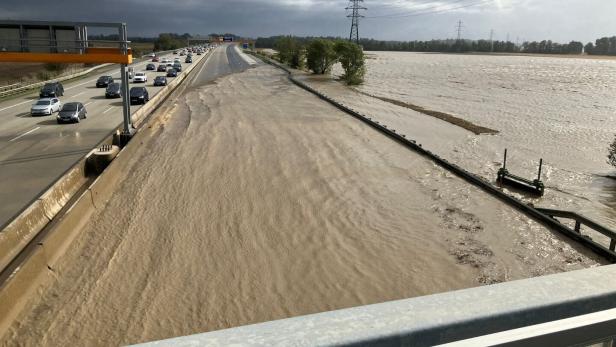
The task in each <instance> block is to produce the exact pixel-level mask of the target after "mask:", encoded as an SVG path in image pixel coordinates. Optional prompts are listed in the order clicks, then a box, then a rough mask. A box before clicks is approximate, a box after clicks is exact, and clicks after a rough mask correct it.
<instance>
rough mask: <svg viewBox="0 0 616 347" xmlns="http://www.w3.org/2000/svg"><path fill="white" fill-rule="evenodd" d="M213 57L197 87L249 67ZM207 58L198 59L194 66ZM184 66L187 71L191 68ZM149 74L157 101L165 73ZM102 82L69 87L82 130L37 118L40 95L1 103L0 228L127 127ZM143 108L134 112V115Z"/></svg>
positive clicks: (224, 54) (227, 56)
mask: <svg viewBox="0 0 616 347" xmlns="http://www.w3.org/2000/svg"><path fill="white" fill-rule="evenodd" d="M210 54H211V55H212V56H211V57H210V61H208V62H207V64H205V65H203V66H202V68H200V69H199V70H198V76H195V77H196V78H193V80H192V81H191V83H193V84H200V83H207V82H208V81H211V80H213V79H215V78H217V77H218V76H221V75H225V74H228V73H232V72H236V71H241V70H242V69H245V68H247V67H248V65H247V64H246V63H245V62H243V60H242V59H241V58H240V57H239V55H237V53H236V52H235V50H234V49H233V47H232V46H220V47H218V48H216V49H215V50H214V51H213V52H211V53H210ZM174 56H175V55H173V54H168V55H163V56H161V57H174ZM204 57H205V55H194V56H193V59H194V61H193V64H197V63H199V61H200V60H201V59H203V58H204ZM181 58H183V57H181ZM149 62H150V61H149V60H148V61H144V62H139V63H136V64H133V67H135V71H140V70H143V69H145V65H146V64H147V63H149ZM155 64H156V65H157V63H155ZM182 65H183V66H184V67H186V66H187V65H188V64H186V63H182ZM195 71H197V70H195ZM147 73H148V82H147V83H146V86H147V88H148V91H149V93H150V98H152V97H153V96H154V95H156V93H158V92H159V91H160V89H161V87H154V86H153V85H152V84H153V81H154V78H155V77H156V76H157V75H164V73H162V72H161V73H158V72H154V71H148V72H147ZM107 74H108V75H112V76H113V77H114V78H115V79H116V80H119V79H120V76H119V75H120V71H119V67H118V68H117V69H116V70H115V71H114V70H112V71H109V72H101V73H100V75H107ZM97 79H98V75H95V76H93V77H90V78H86V79H80V80H76V81H72V82H70V83H66V84H64V90H65V93H64V96H63V97H61V98H60V99H61V101H62V102H63V103H66V102H71V101H80V102H82V103H83V104H84V105H85V106H86V109H87V111H88V118H87V119H85V120H82V121H81V122H80V123H77V124H62V125H59V124H57V123H56V120H55V114H54V115H52V116H44V117H31V116H30V112H29V111H30V106H31V105H32V104H33V103H35V102H36V101H37V100H38V91H36V92H33V93H31V94H28V95H24V96H21V97H19V98H15V99H11V100H7V101H4V102H0V226H3V225H6V224H7V223H8V222H9V221H10V220H12V219H13V218H14V217H15V216H17V215H18V214H19V213H20V212H21V211H22V210H23V209H24V208H25V207H27V206H28V205H29V204H30V203H31V202H32V201H33V200H35V199H36V198H37V197H38V196H40V194H42V192H44V191H45V190H46V189H47V188H48V187H49V186H50V185H51V184H53V182H55V181H56V180H57V179H58V178H59V177H60V176H61V175H62V174H63V173H64V172H66V170H68V169H69V168H70V167H71V166H72V165H74V164H75V163H76V162H77V161H79V160H80V159H81V158H82V157H83V156H84V155H85V154H87V153H88V152H89V151H90V150H92V149H93V148H94V147H95V146H96V145H97V144H98V143H100V142H101V141H102V140H103V139H104V138H105V137H106V136H108V135H109V133H110V132H111V131H113V129H115V128H117V127H118V126H119V125H120V124H121V123H122V107H121V105H122V101H121V99H105V96H104V93H105V89H104V88H96V86H95V82H96V80H97ZM132 85H135V84H133V83H131V86H132ZM140 107H141V106H136V105H133V106H131V112H135V111H137V110H138V109H139V108H140Z"/></svg>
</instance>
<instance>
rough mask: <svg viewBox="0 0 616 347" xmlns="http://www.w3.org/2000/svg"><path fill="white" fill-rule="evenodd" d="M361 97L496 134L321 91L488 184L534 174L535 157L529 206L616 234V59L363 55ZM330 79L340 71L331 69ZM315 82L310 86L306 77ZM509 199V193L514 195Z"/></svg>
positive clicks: (330, 86)
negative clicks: (611, 150) (539, 188)
mask: <svg viewBox="0 0 616 347" xmlns="http://www.w3.org/2000/svg"><path fill="white" fill-rule="evenodd" d="M368 57H369V59H368V60H367V65H368V73H367V76H366V83H365V85H363V86H360V87H358V88H357V90H359V91H361V92H362V93H366V94H369V95H374V96H378V97H380V98H388V99H393V100H397V101H399V102H403V103H409V104H413V105H418V106H420V107H423V108H426V109H429V110H434V111H439V112H445V113H448V114H451V115H455V116H456V117H459V118H461V119H464V120H467V121H469V122H472V123H473V124H475V125H478V126H482V127H486V128H489V129H493V130H496V131H498V133H497V134H495V135H475V134H474V133H472V132H470V131H468V130H465V129H463V128H460V127H458V126H455V125H452V124H450V123H446V122H444V121H442V120H438V119H435V118H433V117H430V116H426V115H424V114H421V113H418V112H415V111H413V110H408V109H404V108H402V107H399V106H396V105H393V104H392V103H391V102H384V101H382V100H377V99H375V98H371V97H368V96H366V95H358V94H357V93H348V91H344V90H342V89H341V88H340V86H339V84H338V83H326V82H323V81H321V82H320V83H319V87H320V88H324V89H326V90H327V91H328V92H329V93H330V94H335V95H337V97H338V98H340V99H341V100H343V101H344V102H345V103H346V104H349V105H353V106H354V107H356V108H357V109H359V110H362V111H364V112H367V113H368V114H370V115H371V116H373V117H376V118H377V119H382V121H383V122H385V123H386V124H390V125H392V126H395V127H396V128H397V129H400V130H402V131H404V132H405V133H406V134H408V135H409V136H410V137H412V138H415V139H417V140H418V141H419V142H420V143H423V144H425V145H426V146H427V147H428V148H430V149H431V150H433V151H435V152H437V153H439V154H440V155H442V156H444V157H446V158H448V159H451V160H453V161H454V162H456V163H458V164H460V165H461V166H463V167H465V168H468V169H469V170H470V171H472V172H475V173H478V174H480V175H482V176H484V177H486V178H488V179H491V180H493V179H495V177H496V172H497V170H498V169H499V168H500V165H501V163H502V157H503V151H504V149H505V148H508V149H509V160H508V168H509V169H510V171H511V172H513V173H516V174H519V175H521V176H524V177H528V178H534V177H535V175H536V173H537V166H538V162H539V159H540V158H543V159H544V162H545V165H544V176H543V179H544V181H545V183H546V186H547V194H546V195H545V197H544V198H541V199H528V198H525V199H526V200H527V201H529V202H533V203H535V204H536V205H538V206H545V207H554V208H560V209H568V210H575V211H579V212H582V213H583V214H585V215H588V216H590V217H591V218H593V219H596V220H598V221H600V222H602V223H604V224H606V225H608V226H610V227H612V228H616V209H615V207H616V180H613V179H610V178H606V177H605V176H606V175H614V174H615V172H616V169H614V168H612V167H611V166H609V165H608V164H607V162H606V157H607V147H608V145H609V143H610V142H611V141H612V140H613V139H614V135H615V134H616V99H615V98H614V95H615V94H616V61H614V60H598V59H567V58H555V57H529V56H486V55H447V54H421V53H403V52H368ZM335 73H340V70H339V69H338V70H336V71H335ZM313 82H316V81H313ZM514 194H515V193H514Z"/></svg>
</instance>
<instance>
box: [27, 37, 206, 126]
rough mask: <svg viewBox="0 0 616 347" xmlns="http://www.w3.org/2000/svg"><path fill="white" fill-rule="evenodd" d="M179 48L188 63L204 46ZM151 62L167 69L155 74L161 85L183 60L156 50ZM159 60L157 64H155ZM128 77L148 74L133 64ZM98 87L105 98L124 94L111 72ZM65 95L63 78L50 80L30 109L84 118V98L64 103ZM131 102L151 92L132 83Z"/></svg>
mask: <svg viewBox="0 0 616 347" xmlns="http://www.w3.org/2000/svg"><path fill="white" fill-rule="evenodd" d="M178 52H180V53H183V54H180V55H186V59H184V62H185V63H188V64H190V63H192V52H197V54H200V53H199V52H205V51H204V48H202V47H193V48H186V49H183V50H181V51H174V54H178ZM150 58H151V63H148V64H147V65H146V67H145V70H146V71H156V72H164V73H165V75H158V76H156V77H155V78H154V82H153V84H152V85H153V86H156V87H162V86H166V85H167V82H168V81H167V78H168V77H177V75H178V73H179V72H181V71H182V64H181V62H180V59H179V58H175V59H174V60H173V61H171V59H168V58H159V57H158V56H157V55H156V54H155V53H152V54H150ZM155 62H160V64H159V65H158V67H157V66H156V65H155V64H153V63H155ZM128 72H129V79H132V82H133V83H147V81H148V76H147V73H146V72H145V71H135V70H134V68H133V67H129V69H128ZM96 87H97V88H105V98H107V99H112V98H121V97H122V85H121V84H120V83H117V82H115V80H114V78H113V77H112V76H108V75H104V76H100V77H99V78H98V79H97V80H96ZM63 95H64V87H63V86H62V83H60V82H48V83H45V85H43V87H42V88H41V90H40V93H39V97H40V99H39V100H37V102H36V103H34V104H33V105H32V107H31V109H30V114H31V115H32V116H33V117H34V116H50V115H52V114H53V113H55V112H57V113H58V115H57V116H56V120H57V122H58V124H60V123H68V122H71V123H79V122H80V121H81V120H82V119H86V118H87V114H88V111H87V110H86V107H85V105H84V104H82V103H81V102H67V103H65V104H63V103H62V102H61V101H60V99H59V97H61V96H63ZM129 96H130V103H131V104H145V103H146V102H148V101H149V100H150V94H149V92H148V90H147V89H146V87H137V86H135V87H132V88H131V89H130V91H129Z"/></svg>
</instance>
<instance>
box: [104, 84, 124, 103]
mask: <svg viewBox="0 0 616 347" xmlns="http://www.w3.org/2000/svg"><path fill="white" fill-rule="evenodd" d="M119 97H122V85H121V84H120V83H110V84H109V85H108V86H107V89H106V90H105V98H107V99H111V98H119Z"/></svg>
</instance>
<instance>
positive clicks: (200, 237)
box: [2, 66, 599, 346]
mask: <svg viewBox="0 0 616 347" xmlns="http://www.w3.org/2000/svg"><path fill="white" fill-rule="evenodd" d="M147 131H149V132H153V133H155V136H152V137H151V138H150V139H148V140H146V141H144V142H143V144H142V145H141V148H140V150H139V153H138V155H136V156H135V157H134V158H131V161H132V163H133V166H132V169H131V170H129V172H128V173H127V174H126V175H125V177H123V178H122V182H121V185H120V186H119V187H118V190H117V193H116V194H115V195H114V197H113V199H112V200H111V201H110V203H109V204H108V206H107V208H106V209H105V210H104V211H102V212H101V213H100V214H97V215H95V216H94V217H93V218H92V220H91V221H90V222H89V223H88V224H87V226H86V227H85V230H84V232H83V233H82V234H81V236H80V237H79V238H78V239H77V240H76V241H75V242H74V244H73V245H72V246H71V248H70V250H69V251H68V253H67V254H66V255H65V256H64V257H63V258H62V259H61V261H60V266H59V267H58V268H57V269H55V271H54V273H53V276H54V277H55V281H54V283H53V285H52V286H50V287H49V288H47V289H45V290H42V291H41V292H40V296H37V297H35V298H32V300H31V302H30V303H29V304H28V306H27V309H26V310H25V311H24V312H23V313H22V315H21V316H20V317H19V319H18V320H17V321H16V322H15V323H14V324H13V326H12V327H11V329H10V331H9V332H8V333H7V334H6V335H5V336H4V340H3V341H2V342H3V344H4V345H29V346H35V345H50V346H77V345H88V346H94V345H104V346H109V345H118V344H127V343H136V342H143V341H149V340H154V339H162V338H168V337H173V336H178V335H187V334H193V333H199V332H205V331H210V330H217V329H222V328H228V327H233V326H238V325H244V324H249V323H256V322H261V321H266V320H272V319H279V318H285V317H290V316H296V315H303V314H308V313H314V312H319V311H325V310H333V309H339V308H344V307H350V306H356V305H363V304H370V303H378V302H383V301H387V300H394V299H401V298H408V297H414V296H419V295H425V294H431V293H437V292H443V291H449V290H454V289H460V288H466V287H473V286H478V285H482V284H490V283H495V282H501V281H508V280H515V279H520V278H526V277H531V276H537V275H543V274H548V273H555V272H562V271H568V270H574V269H580V268H585V267H590V266H596V265H598V264H599V263H598V261H597V260H596V259H594V258H593V257H592V256H588V255H585V253H584V252H583V251H580V250H577V249H574V248H572V247H571V246H570V245H569V244H568V243H567V242H564V241H563V240H561V239H560V238H559V237H558V236H555V235H554V234H553V233H551V232H549V231H547V230H545V229H544V228H542V227H541V226H538V225H537V224H535V223H533V222H530V221H529V220H528V219H527V218H526V217H524V216H522V215H520V214H519V213H517V212H516V211H513V210H511V209H510V208H508V207H506V206H504V205H503V204H502V203H500V202H498V201H496V200H494V199H493V198H491V197H490V196H488V195H486V194H484V193H482V192H481V191H479V190H478V189H476V188H474V187H472V186H470V185H468V184H466V183H464V182H462V181H461V180H460V179H458V178H456V177H454V176H452V175H451V174H449V173H447V172H446V171H444V170H442V169H440V168H439V167H436V166H434V165H433V164H432V163H431V162H429V161H427V160H425V159H423V158H421V157H419V156H417V155H416V154H414V153H412V152H409V151H408V150H407V149H405V148H403V147H401V146H400V145H398V144H397V143H395V142H393V141H391V140H389V139H387V138H386V137H384V136H382V135H380V134H379V133H377V132H376V131H374V130H373V129H371V128H369V127H368V126H366V125H364V124H362V123H360V122H358V121H357V120H355V119H353V118H351V117H350V116H348V115H345V114H343V113H341V112H339V111H337V110H336V109H334V108H333V107H331V106H329V105H327V104H325V103H323V102H322V101H320V100H319V99H317V98H316V97H314V96H312V95H310V94H308V93H306V92H304V91H303V90H301V89H299V88H297V87H295V86H293V85H291V84H290V83H289V82H288V81H287V79H286V77H285V76H284V75H283V74H282V73H281V72H280V71H278V70H275V69H274V68H272V67H269V66H259V67H257V68H254V69H250V70H248V71H246V72H243V73H240V74H234V75H229V76H226V77H224V78H221V79H219V80H217V81H216V83H213V84H208V85H203V86H198V87H195V88H192V89H189V90H188V91H187V92H186V93H185V94H184V95H183V96H182V97H180V98H179V99H178V100H177V101H176V104H175V105H174V106H173V108H172V109H171V110H170V111H169V112H167V113H166V114H164V115H161V121H160V122H159V123H158V124H156V125H155V126H153V127H152V128H151V129H149V130H147Z"/></svg>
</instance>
